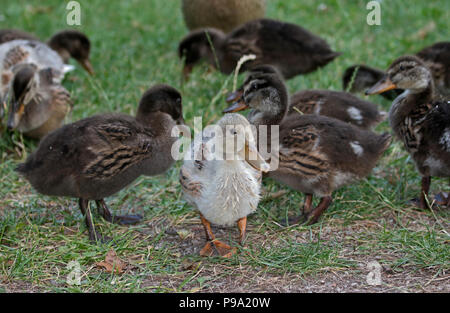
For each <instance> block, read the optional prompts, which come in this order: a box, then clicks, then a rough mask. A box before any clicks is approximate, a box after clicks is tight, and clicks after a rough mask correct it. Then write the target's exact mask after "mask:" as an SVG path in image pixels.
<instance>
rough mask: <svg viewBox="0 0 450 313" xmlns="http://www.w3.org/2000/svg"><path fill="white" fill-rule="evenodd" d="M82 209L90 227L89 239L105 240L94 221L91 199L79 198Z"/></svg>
mask: <svg viewBox="0 0 450 313" xmlns="http://www.w3.org/2000/svg"><path fill="white" fill-rule="evenodd" d="M78 203H79V206H80V211H81V213H82V214H83V215H84V218H85V222H86V226H87V228H88V233H89V240H91V241H95V242H97V241H103V240H104V239H103V237H102V235H100V234H99V233H98V232H97V231H96V230H95V226H94V222H93V221H92V214H91V210H90V208H89V200H86V199H81V198H80V200H79V202H78Z"/></svg>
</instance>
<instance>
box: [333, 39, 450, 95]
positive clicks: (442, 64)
mask: <svg viewBox="0 0 450 313" xmlns="http://www.w3.org/2000/svg"><path fill="white" fill-rule="evenodd" d="M416 56H418V57H419V58H421V59H422V60H423V61H424V62H425V64H426V65H427V66H428V67H429V68H430V70H431V73H432V75H433V79H434V83H435V86H436V87H437V88H438V90H439V92H440V93H441V94H442V95H444V96H448V95H450V42H449V41H447V42H445V41H443V42H437V43H435V44H433V45H431V46H428V47H425V48H423V49H422V50H420V51H419V52H417V53H416ZM355 70H358V71H357V72H356V74H355ZM385 74H386V73H385V72H384V71H382V70H379V69H376V68H373V67H369V66H367V65H364V64H357V65H352V66H350V67H349V68H347V69H346V70H345V72H344V75H343V76H342V85H343V88H344V89H345V90H347V88H349V85H350V82H351V81H353V83H352V86H351V87H350V91H351V92H361V91H365V90H366V89H367V88H370V87H372V86H373V85H374V84H375V83H376V82H378V81H380V80H381V79H382V78H383V77H384V75H385ZM353 76H354V77H353ZM401 93H402V90H401V89H398V88H396V89H392V90H389V91H387V92H384V93H382V94H381V95H382V96H383V97H385V98H387V99H389V100H394V99H395V98H396V97H398V96H399V95H400V94H401Z"/></svg>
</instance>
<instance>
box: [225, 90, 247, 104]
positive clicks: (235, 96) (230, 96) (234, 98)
mask: <svg viewBox="0 0 450 313" xmlns="http://www.w3.org/2000/svg"><path fill="white" fill-rule="evenodd" d="M243 93H244V92H243V91H242V90H239V89H238V90H236V91H233V92H230V93H229V94H228V96H227V98H226V99H225V101H226V102H227V103H231V102H233V101H237V100H239V99H240V98H241V97H242V95H243Z"/></svg>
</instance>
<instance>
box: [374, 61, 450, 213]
mask: <svg viewBox="0 0 450 313" xmlns="http://www.w3.org/2000/svg"><path fill="white" fill-rule="evenodd" d="M393 88H400V89H403V90H405V92H404V93H402V94H401V95H400V96H398V97H397V98H396V99H395V100H394V102H393V103H392V107H391V110H390V112H389V122H390V125H391V127H392V129H393V130H394V133H395V135H396V136H397V137H398V138H399V139H400V140H401V141H402V142H403V143H404V146H405V148H406V150H407V151H408V152H409V153H410V154H411V157H412V159H413V160H414V162H415V164H416V167H417V169H418V171H419V173H420V174H421V175H422V192H421V196H420V206H421V207H422V208H427V207H428V204H427V196H428V191H429V187H430V182H431V176H437V177H450V103H449V99H446V100H436V93H435V86H434V80H433V78H432V72H431V71H430V69H429V68H428V66H426V64H425V62H423V61H422V60H420V59H419V58H418V57H416V56H404V57H400V58H398V59H397V60H395V61H394V62H393V63H392V64H391V66H390V67H389V69H388V70H387V74H386V76H385V77H384V78H383V79H381V80H380V81H379V82H378V83H377V84H376V85H375V86H373V87H372V88H370V89H369V90H368V91H367V94H378V93H382V92H385V91H388V90H390V89H393ZM446 205H447V206H449V205H450V197H449V198H448V199H447V203H446Z"/></svg>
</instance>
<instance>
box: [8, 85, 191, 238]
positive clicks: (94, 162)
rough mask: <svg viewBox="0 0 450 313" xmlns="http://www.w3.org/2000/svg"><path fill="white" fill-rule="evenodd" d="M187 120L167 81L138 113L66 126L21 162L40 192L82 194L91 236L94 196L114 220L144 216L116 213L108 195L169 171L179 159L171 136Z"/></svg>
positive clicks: (147, 94)
mask: <svg viewBox="0 0 450 313" xmlns="http://www.w3.org/2000/svg"><path fill="white" fill-rule="evenodd" d="M179 123H183V116H182V104H181V95H180V93H179V92H178V91H177V90H176V89H174V88H172V87H170V86H167V85H156V86H154V87H152V88H150V89H149V90H147V91H146V92H145V93H144V95H143V96H142V98H141V100H140V102H139V108H138V111H137V114H136V118H134V117H131V116H128V115H123V114H103V115H96V116H92V117H89V118H85V119H82V120H80V121H77V122H75V123H72V124H68V125H65V126H63V127H61V128H59V129H57V130H55V131H53V132H51V133H50V134H48V135H47V136H46V137H45V138H43V139H42V140H41V142H40V144H39V146H38V148H37V149H36V151H34V152H33V153H32V154H31V155H30V156H29V157H28V159H27V161H26V162H25V163H22V164H20V165H19V166H18V167H17V169H16V170H17V171H18V172H19V173H20V174H22V175H23V176H24V177H25V178H26V179H27V180H28V181H29V182H30V183H31V185H32V186H33V187H34V188H35V189H36V190H37V191H38V192H39V193H42V194H45V195H51V196H65V197H75V198H79V207H80V210H81V212H82V214H83V215H85V220H86V225H87V228H88V231H89V238H90V239H91V240H97V239H101V236H100V235H99V234H98V233H97V231H96V230H95V227H94V224H93V221H92V217H91V214H90V208H89V206H88V203H89V201H90V200H95V201H96V203H97V207H98V209H99V212H100V214H101V215H102V216H103V218H104V219H106V220H107V221H109V222H116V223H120V224H129V223H135V222H137V221H139V219H140V218H141V217H140V216H133V215H127V216H112V215H111V213H110V211H109V209H108V207H107V206H106V204H105V202H104V200H103V198H105V197H108V196H111V195H113V194H115V193H116V192H118V191H119V190H121V189H122V188H125V187H126V186H127V185H129V184H130V183H132V182H133V181H134V180H135V179H136V178H138V177H139V176H140V175H157V174H161V173H164V172H165V171H166V170H167V169H169V168H170V167H171V166H172V164H173V163H174V159H173V158H172V155H171V147H172V144H173V143H174V142H175V140H176V138H175V137H171V131H172V128H173V127H174V126H176V125H177V124H179Z"/></svg>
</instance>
